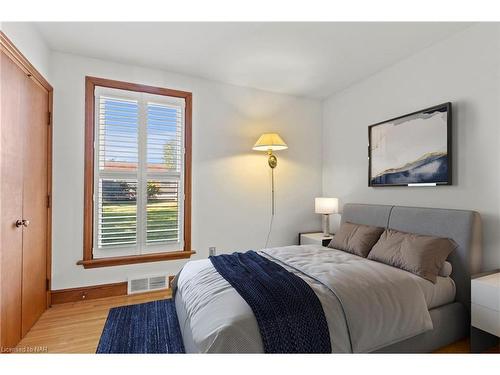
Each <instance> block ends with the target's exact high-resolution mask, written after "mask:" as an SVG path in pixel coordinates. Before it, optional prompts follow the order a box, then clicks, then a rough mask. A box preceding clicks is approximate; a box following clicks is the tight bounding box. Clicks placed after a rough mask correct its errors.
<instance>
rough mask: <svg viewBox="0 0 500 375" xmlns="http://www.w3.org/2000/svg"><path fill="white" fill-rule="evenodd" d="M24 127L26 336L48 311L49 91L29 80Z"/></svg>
mask: <svg viewBox="0 0 500 375" xmlns="http://www.w3.org/2000/svg"><path fill="white" fill-rule="evenodd" d="M25 82H26V84H25V86H24V92H23V95H22V97H21V103H22V105H23V106H27V107H26V108H25V110H24V111H23V127H24V152H23V157H24V179H23V181H24V185H23V219H24V220H25V225H24V226H23V270H22V275H23V278H22V336H24V335H25V334H26V333H27V332H28V331H29V330H30V328H31V327H32V326H33V324H35V322H36V321H37V320H38V318H39V317H40V315H42V313H43V312H44V311H45V309H46V308H47V298H46V285H47V267H46V266H47V210H48V206H47V196H48V195H47V186H48V185H47V184H48V180H47V178H48V176H47V147H48V142H47V140H48V110H47V109H48V105H49V102H48V92H47V90H45V89H44V88H43V87H42V86H40V85H39V84H38V83H37V82H36V81H34V80H33V79H29V78H26V80H25Z"/></svg>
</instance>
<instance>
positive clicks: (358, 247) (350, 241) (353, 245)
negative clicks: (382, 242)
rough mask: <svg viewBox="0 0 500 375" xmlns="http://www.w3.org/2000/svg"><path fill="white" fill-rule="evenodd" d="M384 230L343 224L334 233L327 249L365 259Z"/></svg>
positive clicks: (368, 226)
mask: <svg viewBox="0 0 500 375" xmlns="http://www.w3.org/2000/svg"><path fill="white" fill-rule="evenodd" d="M383 231H384V228H380V227H373V226H370V225H362V224H353V223H349V222H345V223H343V224H342V225H341V226H340V229H339V230H338V231H337V233H335V236H333V239H332V240H331V242H330V244H329V245H328V247H331V248H334V249H338V250H344V251H347V252H349V253H352V254H356V255H359V256H360V257H363V258H366V256H367V255H368V253H369V252H370V250H371V248H372V247H373V245H375V243H376V242H377V241H378V239H379V237H380V235H381V234H382V232H383Z"/></svg>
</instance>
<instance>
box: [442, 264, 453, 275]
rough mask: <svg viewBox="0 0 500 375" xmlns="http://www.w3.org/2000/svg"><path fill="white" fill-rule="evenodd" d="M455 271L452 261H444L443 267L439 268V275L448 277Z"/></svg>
mask: <svg viewBox="0 0 500 375" xmlns="http://www.w3.org/2000/svg"><path fill="white" fill-rule="evenodd" d="M452 272H453V267H452V266H451V263H450V262H444V263H443V267H441V269H440V270H439V276H441V277H448V276H450V275H451V273H452Z"/></svg>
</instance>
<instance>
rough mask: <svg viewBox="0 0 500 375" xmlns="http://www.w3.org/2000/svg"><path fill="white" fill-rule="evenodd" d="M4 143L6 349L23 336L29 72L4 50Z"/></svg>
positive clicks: (1, 318)
mask: <svg viewBox="0 0 500 375" xmlns="http://www.w3.org/2000/svg"><path fill="white" fill-rule="evenodd" d="M0 64H1V65H0V76H1V77H0V79H1V81H0V85H1V86H0V90H1V93H0V95H1V129H0V133H1V144H0V158H1V162H0V163H1V165H0V173H1V176H0V189H1V191H0V197H1V198H0V202H1V206H0V210H1V233H0V234H1V236H0V255H1V269H0V270H1V275H0V277H1V284H0V285H1V288H2V290H1V303H0V310H1V311H0V313H1V314H0V324H1V340H0V344H1V346H3V347H4V348H6V350H8V348H11V347H14V346H15V345H16V344H17V343H18V342H19V340H20V338H21V316H22V314H21V306H22V302H21V289H22V259H23V254H22V245H23V241H22V232H23V230H22V227H16V225H15V222H16V220H18V219H19V220H21V219H22V215H23V211H22V208H23V204H22V200H23V157H22V155H23V139H24V138H23V126H22V124H23V116H22V112H21V108H22V106H21V96H22V93H23V91H24V85H25V83H26V79H27V77H26V75H25V74H24V72H23V71H22V70H21V69H19V67H18V66H17V65H16V64H14V63H13V62H12V60H11V59H10V58H9V57H7V55H6V54H5V53H4V52H2V53H1V60H0Z"/></svg>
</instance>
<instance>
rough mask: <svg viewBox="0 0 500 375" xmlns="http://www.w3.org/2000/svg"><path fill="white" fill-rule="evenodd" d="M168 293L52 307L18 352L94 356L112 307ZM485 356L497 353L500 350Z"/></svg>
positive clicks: (465, 347) (451, 348)
mask: <svg viewBox="0 0 500 375" xmlns="http://www.w3.org/2000/svg"><path fill="white" fill-rule="evenodd" d="M171 296H172V293H171V291H170V290H163V291H160V292H153V293H144V294H135V295H131V296H118V297H108V298H101V299H94V300H88V301H78V302H71V303H64V304H60V305H54V306H52V307H51V308H50V309H48V310H47V311H46V312H44V313H43V315H42V316H41V318H40V320H38V322H36V324H35V325H34V326H33V328H32V329H31V330H30V331H29V332H28V334H27V335H26V337H25V338H24V339H23V340H22V341H21V342H20V343H19V345H18V346H17V351H18V352H21V353H23V352H29V353H32V352H38V353H95V351H96V348H97V344H98V343H99V338H100V337H101V332H102V328H103V327H104V323H105V322H106V318H107V316H108V311H109V309H110V308H112V307H116V306H123V305H132V304H136V303H144V302H150V301H154V300H158V299H163V298H170V297H171ZM469 345H470V343H469V340H468V339H466V340H461V341H457V342H456V343H453V344H451V345H448V346H446V347H444V348H441V349H439V350H437V351H436V352H435V353H469V352H470V349H469ZM488 353H500V347H495V348H492V349H490V350H489V351H488Z"/></svg>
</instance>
